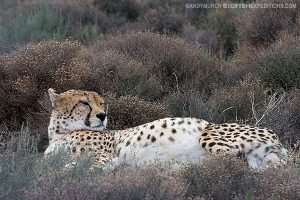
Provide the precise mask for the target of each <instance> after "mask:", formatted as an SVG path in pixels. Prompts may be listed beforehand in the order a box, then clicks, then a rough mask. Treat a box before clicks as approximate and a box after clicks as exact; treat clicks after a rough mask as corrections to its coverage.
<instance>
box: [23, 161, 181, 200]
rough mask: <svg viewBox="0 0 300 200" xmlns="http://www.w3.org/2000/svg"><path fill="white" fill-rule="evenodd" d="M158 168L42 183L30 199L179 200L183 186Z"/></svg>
mask: <svg viewBox="0 0 300 200" xmlns="http://www.w3.org/2000/svg"><path fill="white" fill-rule="evenodd" d="M163 173H164V172H162V171H161V170H160V168H154V167H153V168H147V169H135V168H125V169H121V170H118V171H117V172H116V173H111V174H108V175H105V176H104V177H96V178H90V179H89V180H88V179H83V180H80V179H79V180H76V179H75V180H72V181H69V182H59V183H54V182H53V181H43V182H41V183H40V184H39V185H37V186H36V187H35V188H34V189H33V190H31V191H29V192H28V193H27V194H28V195H27V197H28V198H29V199H120V200H121V199H179V198H180V197H181V196H182V194H183V192H184V186H183V184H182V183H181V182H179V181H178V180H176V179H175V178H174V177H170V176H166V175H163Z"/></svg>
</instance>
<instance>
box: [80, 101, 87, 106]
mask: <svg viewBox="0 0 300 200" xmlns="http://www.w3.org/2000/svg"><path fill="white" fill-rule="evenodd" d="M79 102H80V103H82V104H84V105H87V106H88V105H89V103H88V102H87V101H83V100H80V101H79Z"/></svg>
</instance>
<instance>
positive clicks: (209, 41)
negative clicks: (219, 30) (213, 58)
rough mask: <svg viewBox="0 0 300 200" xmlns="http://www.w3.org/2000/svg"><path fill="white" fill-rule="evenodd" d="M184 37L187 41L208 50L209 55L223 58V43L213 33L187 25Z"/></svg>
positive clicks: (184, 28) (184, 29)
mask: <svg viewBox="0 0 300 200" xmlns="http://www.w3.org/2000/svg"><path fill="white" fill-rule="evenodd" d="M183 37H184V39H185V40H186V41H188V42H190V43H192V44H194V45H196V46H199V47H200V48H202V49H204V50H207V51H208V52H209V53H212V54H213V55H217V56H218V57H222V56H221V54H222V50H223V49H222V41H220V38H219V37H218V35H217V34H216V33H214V32H213V31H211V30H202V29H197V28H196V27H194V26H190V25H185V26H184V27H183Z"/></svg>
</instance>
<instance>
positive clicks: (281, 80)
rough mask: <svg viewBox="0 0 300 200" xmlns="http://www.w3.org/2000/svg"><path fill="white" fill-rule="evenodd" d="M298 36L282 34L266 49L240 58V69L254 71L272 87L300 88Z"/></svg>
mask: <svg viewBox="0 0 300 200" xmlns="http://www.w3.org/2000/svg"><path fill="white" fill-rule="evenodd" d="M299 44H300V38H299V37H293V36H291V35H287V34H284V35H282V37H281V39H280V40H279V41H277V42H276V43H274V44H272V45H271V46H269V48H268V49H265V50H261V51H259V52H257V53H256V54H254V55H252V56H251V57H248V58H247V59H244V60H243V59H242V60H240V64H239V67H240V69H238V71H239V70H241V71H244V73H245V72H254V73H255V74H256V75H257V76H259V77H261V79H262V81H263V82H264V83H265V84H264V85H265V86H267V87H271V88H273V89H278V88H283V89H285V90H290V89H293V88H300V73H299V71H300V57H299V53H300V45H299Z"/></svg>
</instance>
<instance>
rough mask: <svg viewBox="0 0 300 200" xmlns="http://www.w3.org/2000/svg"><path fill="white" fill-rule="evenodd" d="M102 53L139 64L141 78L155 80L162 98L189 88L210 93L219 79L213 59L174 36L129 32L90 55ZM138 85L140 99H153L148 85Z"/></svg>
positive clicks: (94, 48)
mask: <svg viewBox="0 0 300 200" xmlns="http://www.w3.org/2000/svg"><path fill="white" fill-rule="evenodd" d="M103 50H111V51H114V52H116V53H119V54H123V55H125V56H126V57H127V58H130V59H133V60H135V61H136V62H140V63H142V68H141V69H140V70H141V71H144V73H145V74H146V76H144V77H143V78H144V79H145V81H146V82H147V80H149V79H155V80H156V83H155V88H157V86H159V87H161V88H162V95H165V94H168V93H170V92H171V91H174V90H178V89H179V90H181V89H183V90H184V89H186V88H191V87H192V88H197V89H199V90H201V91H210V90H211V88H212V87H214V85H215V84H216V82H218V81H219V80H220V79H221V75H220V69H219V67H218V65H217V62H216V60H214V59H213V58H211V57H209V56H208V55H206V54H204V53H203V52H201V51H199V50H198V49H197V48H196V47H194V46H191V45H189V44H188V43H186V42H185V41H184V40H182V39H180V38H178V37H168V36H163V35H159V34H155V33H151V32H129V33H127V34H125V35H117V36H113V37H108V38H107V39H106V40H104V41H100V42H98V43H97V44H96V45H95V46H94V47H93V54H94V52H101V51H103ZM148 82H149V81H148ZM150 82H151V81H150ZM141 85H142V86H141V87H139V88H140V94H146V96H142V95H140V96H142V97H145V98H146V99H149V100H155V98H151V95H149V92H148V89H149V90H150V91H155V90H156V89H155V90H151V88H149V86H150V84H149V83H148V84H145V85H147V86H148V87H145V88H144V87H143V86H144V85H143V84H141ZM147 94H148V95H147ZM153 96H157V95H153Z"/></svg>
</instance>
